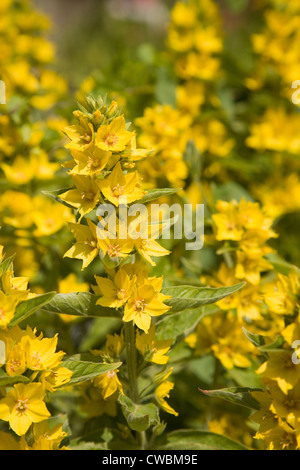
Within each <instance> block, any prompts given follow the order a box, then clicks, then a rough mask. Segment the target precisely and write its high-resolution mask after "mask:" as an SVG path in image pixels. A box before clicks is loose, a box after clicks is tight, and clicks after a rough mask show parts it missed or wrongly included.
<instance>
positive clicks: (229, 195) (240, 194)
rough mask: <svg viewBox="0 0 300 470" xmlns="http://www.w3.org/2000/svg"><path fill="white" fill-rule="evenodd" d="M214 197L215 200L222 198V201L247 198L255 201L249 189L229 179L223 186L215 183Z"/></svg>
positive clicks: (213, 188)
mask: <svg viewBox="0 0 300 470" xmlns="http://www.w3.org/2000/svg"><path fill="white" fill-rule="evenodd" d="M212 190H213V198H214V200H215V201H217V200H219V199H221V200H222V201H228V202H230V201H232V200H233V199H235V200H236V201H240V200H241V199H246V201H250V202H251V201H253V198H252V196H251V195H250V194H249V193H248V191H247V190H246V189H245V188H244V187H243V186H241V185H240V184H238V183H235V182H234V181H229V182H228V183H225V184H223V185H221V186H216V185H213V187H212Z"/></svg>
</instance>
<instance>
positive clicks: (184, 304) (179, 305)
mask: <svg viewBox="0 0 300 470" xmlns="http://www.w3.org/2000/svg"><path fill="white" fill-rule="evenodd" d="M244 285H245V283H244V282H242V283H240V284H236V285H234V286H230V287H218V288H212V287H195V286H173V287H166V288H164V289H163V290H162V293H163V294H165V295H170V296H172V298H171V299H169V300H167V301H165V303H166V304H167V305H169V306H171V307H172V310H170V313H175V312H181V311H183V310H187V309H192V308H198V307H201V306H202V305H207V304H213V303H215V302H218V301H219V300H222V299H224V297H227V296H228V295H231V294H233V293H234V292H237V291H238V290H239V289H241V288H242V287H243V286H244Z"/></svg>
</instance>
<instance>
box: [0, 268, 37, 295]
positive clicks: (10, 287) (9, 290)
mask: <svg viewBox="0 0 300 470" xmlns="http://www.w3.org/2000/svg"><path fill="white" fill-rule="evenodd" d="M28 280H29V279H28V277H13V272H12V271H10V270H7V271H6V272H5V273H4V274H3V276H2V279H1V282H2V290H3V291H4V293H5V294H6V295H9V296H12V297H15V298H16V299H18V300H19V301H21V300H26V299H27V298H28V296H29V293H30V291H29V290H28V289H27V284H28Z"/></svg>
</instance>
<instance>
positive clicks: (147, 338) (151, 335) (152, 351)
mask: <svg viewBox="0 0 300 470" xmlns="http://www.w3.org/2000/svg"><path fill="white" fill-rule="evenodd" d="M172 343H173V340H172V339H171V340H156V339H155V325H152V326H151V328H150V329H149V332H148V334H145V333H142V334H140V333H139V332H137V335H136V347H137V349H138V350H139V351H140V352H141V353H142V355H143V356H144V357H145V359H146V361H149V362H154V364H166V363H167V362H168V360H169V357H168V356H166V354H167V352H168V351H169V349H170V347H171V345H172Z"/></svg>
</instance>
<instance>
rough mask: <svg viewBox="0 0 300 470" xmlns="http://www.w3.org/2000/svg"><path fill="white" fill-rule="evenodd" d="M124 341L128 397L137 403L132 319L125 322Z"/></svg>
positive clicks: (135, 359) (135, 357)
mask: <svg viewBox="0 0 300 470" xmlns="http://www.w3.org/2000/svg"><path fill="white" fill-rule="evenodd" d="M125 343H126V353H127V370H128V382H129V393H130V398H131V399H132V401H133V402H134V403H138V400H139V392H138V385H137V354H136V346H135V329H134V324H133V322H132V321H131V322H127V323H125Z"/></svg>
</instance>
